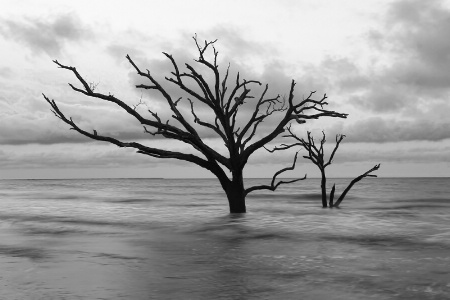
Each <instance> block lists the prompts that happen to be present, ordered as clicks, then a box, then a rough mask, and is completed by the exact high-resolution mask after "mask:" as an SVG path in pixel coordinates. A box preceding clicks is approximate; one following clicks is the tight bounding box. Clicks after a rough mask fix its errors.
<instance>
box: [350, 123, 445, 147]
mask: <svg viewBox="0 0 450 300" xmlns="http://www.w3.org/2000/svg"><path fill="white" fill-rule="evenodd" d="M344 132H345V134H346V135H347V136H348V141H351V142H369V143H384V142H400V141H440V140H444V139H450V122H449V120H439V119H436V120H433V119H420V120H419V119H418V120H402V121H398V120H395V119H394V118H380V117H372V118H368V119H366V120H362V121H357V122H355V123H354V124H351V125H349V126H347V127H344Z"/></svg>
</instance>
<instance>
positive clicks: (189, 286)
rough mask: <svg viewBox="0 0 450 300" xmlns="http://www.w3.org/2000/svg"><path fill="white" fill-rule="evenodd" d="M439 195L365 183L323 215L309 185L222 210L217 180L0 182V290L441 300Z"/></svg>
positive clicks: (437, 183) (444, 200)
mask: <svg viewBox="0 0 450 300" xmlns="http://www.w3.org/2000/svg"><path fill="white" fill-rule="evenodd" d="M330 181H336V182H337V193H338V194H339V191H342V190H343V189H344V187H345V186H344V185H345V183H347V182H348V181H349V180H346V179H337V180H330ZM247 182H248V184H255V183H260V182H261V179H260V180H256V179H255V180H249V181H247ZM449 192H450V179H449V178H415V179H412V178H410V179H402V178H396V179H387V178H385V179H383V178H376V179H366V180H363V181H361V182H360V183H358V185H356V186H355V187H354V188H353V189H352V191H351V192H350V193H349V194H348V196H347V198H346V199H345V200H344V202H343V203H342V205H341V206H342V208H341V209H322V208H321V204H320V203H321V200H320V195H319V182H318V181H317V180H316V179H308V180H306V181H301V182H298V183H296V184H293V185H288V186H281V187H280V188H279V190H278V191H277V192H275V193H273V192H258V193H254V194H250V195H249V197H248V200H247V202H248V204H247V207H248V211H249V212H248V213H247V214H242V215H229V214H228V207H227V203H226V199H225V195H224V193H223V192H222V190H221V189H220V186H219V184H218V183H217V182H216V181H215V180H206V179H205V180H164V179H94V180H92V179H91V180H1V181H0V268H1V270H2V271H1V273H0V298H1V299H200V300H201V299H205V300H207V299H449V298H450V196H449V195H450V194H449Z"/></svg>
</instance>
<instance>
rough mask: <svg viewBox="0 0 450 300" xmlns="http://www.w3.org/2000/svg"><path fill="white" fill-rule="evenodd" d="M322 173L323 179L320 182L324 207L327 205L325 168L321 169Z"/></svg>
mask: <svg viewBox="0 0 450 300" xmlns="http://www.w3.org/2000/svg"><path fill="white" fill-rule="evenodd" d="M320 172H321V173H322V181H321V182H320V188H321V189H322V207H327V206H328V205H327V177H326V176H325V170H320Z"/></svg>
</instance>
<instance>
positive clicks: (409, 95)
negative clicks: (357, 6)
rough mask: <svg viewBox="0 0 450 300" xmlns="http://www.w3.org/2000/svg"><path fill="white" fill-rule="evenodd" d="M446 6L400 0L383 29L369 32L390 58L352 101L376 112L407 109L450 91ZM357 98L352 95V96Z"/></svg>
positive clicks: (449, 21) (449, 16)
mask: <svg viewBox="0 0 450 300" xmlns="http://www.w3.org/2000/svg"><path fill="white" fill-rule="evenodd" d="M449 31H450V10H448V9H447V8H445V7H444V6H443V4H442V1H439V0H431V1H419V0H400V1H397V2H394V3H393V4H392V6H391V8H390V10H389V12H388V15H387V18H386V20H385V24H384V27H383V29H382V30H378V31H375V30H374V31H372V32H370V34H369V35H368V37H369V40H370V41H371V42H372V45H375V46H376V49H378V51H380V53H383V54H388V55H389V57H390V60H391V61H392V63H391V64H390V65H387V66H384V67H382V68H381V69H379V70H377V71H373V74H371V81H370V83H369V84H367V87H366V91H365V92H364V93H362V94H360V95H359V97H355V98H357V99H356V101H354V104H356V105H357V106H359V107H361V108H364V109H369V110H371V111H374V112H405V110H406V109H410V108H414V107H417V106H418V105H419V104H420V103H421V102H423V101H427V102H429V101H435V100H440V99H443V98H446V96H447V94H448V92H449V91H450V73H449V72H448V70H449V68H450V54H449V53H450V40H449V39H448V32H449ZM354 100H355V99H354Z"/></svg>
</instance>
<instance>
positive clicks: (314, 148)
mask: <svg viewBox="0 0 450 300" xmlns="http://www.w3.org/2000/svg"><path fill="white" fill-rule="evenodd" d="M287 131H288V134H287V135H284V137H291V138H294V139H295V140H296V141H297V142H296V143H293V144H281V146H280V147H275V148H274V149H273V150H269V149H267V148H266V150H268V151H270V152H274V151H276V150H286V149H289V148H292V147H295V146H300V147H302V148H304V149H305V150H306V151H308V155H305V156H303V157H304V158H306V159H309V160H310V161H312V162H313V164H315V165H316V166H317V167H319V170H320V174H321V181H320V188H321V192H322V206H323V207H328V206H329V207H339V205H340V204H341V202H342V200H344V198H345V196H346V195H347V193H348V192H349V191H350V189H351V188H352V187H353V185H354V184H355V183H357V182H358V181H360V180H361V179H363V178H364V177H377V175H372V174H370V173H372V172H373V171H376V170H378V169H379V168H380V164H378V165H375V166H374V167H373V168H372V169H370V170H369V171H367V172H365V173H364V174H362V175H359V176H358V177H356V178H355V179H353V180H352V181H351V182H350V184H349V185H348V186H347V187H346V188H345V190H344V192H343V193H342V194H341V195H340V197H339V199H338V200H337V201H336V202H335V203H334V193H335V190H336V184H334V185H333V187H332V189H331V192H330V199H329V202H328V201H327V190H326V185H327V177H326V174H325V169H326V167H328V166H329V165H331V163H332V161H333V158H334V155H335V154H336V151H337V149H338V148H339V145H340V143H341V142H342V140H343V139H344V138H345V135H343V134H337V135H336V144H335V146H334V149H333V151H332V152H331V155H330V157H329V158H328V160H326V159H325V154H324V149H323V147H324V144H325V142H326V139H325V132H324V131H322V135H323V136H322V139H321V140H320V141H319V143H320V145H319V146H318V145H316V141H315V140H314V137H313V136H312V135H311V132H309V131H308V132H307V136H308V137H307V139H306V140H305V139H303V138H300V137H298V136H297V135H296V134H295V133H294V132H292V130H291V128H290V126H289V127H288V128H287Z"/></svg>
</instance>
